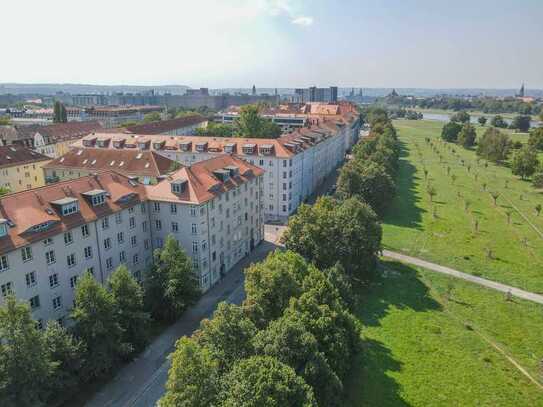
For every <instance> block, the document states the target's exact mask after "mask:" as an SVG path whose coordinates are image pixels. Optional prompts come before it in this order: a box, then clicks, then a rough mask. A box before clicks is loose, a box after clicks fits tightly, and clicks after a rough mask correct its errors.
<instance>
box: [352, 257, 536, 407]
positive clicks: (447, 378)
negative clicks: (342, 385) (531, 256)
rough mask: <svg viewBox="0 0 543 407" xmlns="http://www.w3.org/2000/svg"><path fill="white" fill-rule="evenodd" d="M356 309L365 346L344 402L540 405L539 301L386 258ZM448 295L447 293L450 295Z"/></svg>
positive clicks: (416, 404) (359, 404)
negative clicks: (512, 297)
mask: <svg viewBox="0 0 543 407" xmlns="http://www.w3.org/2000/svg"><path fill="white" fill-rule="evenodd" d="M384 268H385V270H386V272H385V273H384V274H383V275H382V276H381V277H380V278H379V279H378V280H377V281H376V282H375V283H374V284H373V285H372V286H371V287H370V288H369V290H368V293H367V294H366V296H365V297H364V302H363V303H362V304H361V305H360V308H359V311H358V313H357V315H358V317H359V319H360V321H361V323H362V324H363V325H364V328H363V336H364V343H365V350H364V352H363V354H362V355H361V356H360V357H359V359H358V360H357V364H356V366H357V367H356V369H355V370H354V371H353V374H352V375H351V381H350V382H349V383H348V384H347V385H346V391H347V402H346V403H345V404H346V405H347V406H352V407H355V406H356V407H358V406H379V407H381V406H541V405H543V391H542V390H541V389H539V388H538V387H537V385H536V384H534V383H533V382H531V381H530V380H529V379H528V378H527V377H526V376H524V375H523V374H522V373H521V372H520V371H519V370H518V369H517V368H516V367H514V365H513V364H512V363H511V362H510V361H509V360H508V359H507V358H506V357H505V356H504V355H503V354H502V353H500V352H499V351H497V350H496V349H495V348H493V347H492V346H491V345H490V344H489V343H488V342H486V341H485V339H483V336H484V337H485V338H488V339H489V340H491V341H492V342H494V343H495V344H496V345H497V346H498V347H500V348H501V349H502V350H503V351H504V352H505V353H506V354H507V355H508V356H509V357H512V358H513V359H515V360H516V361H517V362H518V363H519V364H520V365H521V366H522V367H524V368H525V369H526V370H527V371H528V372H529V374H530V375H532V377H534V378H536V380H541V376H540V372H539V369H538V363H539V362H538V361H539V360H540V359H541V358H543V335H542V334H543V332H542V327H543V312H542V308H541V307H540V306H537V305H535V304H533V303H529V302H524V301H520V300H516V299H515V300H513V301H506V299H505V298H504V295H503V294H500V293H497V292H495V291H491V290H487V289H484V288H481V287H479V286H476V285H473V284H470V283H466V282H463V281H458V280H454V279H452V278H450V277H447V276H443V275H439V274H435V273H431V272H428V271H420V270H416V269H414V268H411V267H408V266H405V265H402V264H399V263H396V262H385V263H384ZM448 293H450V294H448Z"/></svg>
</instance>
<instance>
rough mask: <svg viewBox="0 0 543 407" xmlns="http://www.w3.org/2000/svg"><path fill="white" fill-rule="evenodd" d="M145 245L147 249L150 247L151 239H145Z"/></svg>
mask: <svg viewBox="0 0 543 407" xmlns="http://www.w3.org/2000/svg"><path fill="white" fill-rule="evenodd" d="M143 247H144V248H145V250H148V249H149V239H145V240H144V241H143Z"/></svg>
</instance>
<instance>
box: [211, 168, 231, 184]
mask: <svg viewBox="0 0 543 407" xmlns="http://www.w3.org/2000/svg"><path fill="white" fill-rule="evenodd" d="M213 175H215V176H216V177H217V178H218V179H219V180H220V181H221V182H226V181H228V180H229V179H230V171H229V170H227V169H220V170H215V171H213Z"/></svg>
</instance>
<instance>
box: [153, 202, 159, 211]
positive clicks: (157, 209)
mask: <svg viewBox="0 0 543 407" xmlns="http://www.w3.org/2000/svg"><path fill="white" fill-rule="evenodd" d="M153 210H154V211H155V212H160V202H153Z"/></svg>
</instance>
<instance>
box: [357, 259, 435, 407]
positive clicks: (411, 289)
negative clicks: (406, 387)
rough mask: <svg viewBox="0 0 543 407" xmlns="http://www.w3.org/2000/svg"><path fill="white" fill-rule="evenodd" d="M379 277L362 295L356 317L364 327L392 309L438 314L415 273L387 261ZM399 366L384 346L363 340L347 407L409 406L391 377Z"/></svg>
mask: <svg viewBox="0 0 543 407" xmlns="http://www.w3.org/2000/svg"><path fill="white" fill-rule="evenodd" d="M378 274H379V276H378V277H377V278H376V281H375V283H374V284H372V285H371V286H370V287H369V288H368V289H367V292H365V293H363V294H362V297H363V299H362V301H361V304H360V306H359V308H358V310H357V312H356V316H357V317H358V319H359V320H360V322H361V323H362V324H363V325H364V326H380V325H381V322H380V321H381V320H382V319H383V318H384V317H386V316H387V314H388V313H389V312H390V310H391V308H400V309H404V308H410V309H412V310H414V311H417V312H425V311H430V310H441V305H440V304H439V303H438V302H437V301H435V300H434V299H433V298H432V297H431V295H430V293H429V289H428V287H427V286H426V285H425V284H424V283H423V282H422V281H421V280H420V279H419V277H418V276H417V271H416V270H415V269H414V268H412V267H410V266H407V265H404V264H402V263H399V262H395V261H386V262H383V263H382V266H381V267H380V272H379V273H378ZM401 369H402V362H401V361H399V360H396V359H395V358H394V357H393V355H392V352H391V350H390V349H389V348H388V347H387V345H386V344H385V343H383V342H380V341H379V340H376V339H370V338H365V339H364V345H363V352H362V354H361V355H360V356H359V357H358V358H357V360H356V361H355V368H354V369H353V372H352V375H351V379H350V381H349V383H348V384H347V387H348V389H349V391H348V396H349V397H348V398H349V403H348V404H347V405H349V406H353V407H354V406H394V407H395V406H409V405H410V404H409V403H408V402H406V401H405V400H404V399H403V398H402V397H401V394H400V390H401V387H400V385H399V384H398V383H397V382H396V380H395V379H394V378H393V377H391V375H390V373H391V372H399V371H401Z"/></svg>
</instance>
